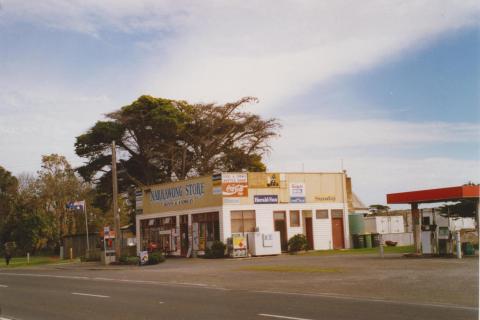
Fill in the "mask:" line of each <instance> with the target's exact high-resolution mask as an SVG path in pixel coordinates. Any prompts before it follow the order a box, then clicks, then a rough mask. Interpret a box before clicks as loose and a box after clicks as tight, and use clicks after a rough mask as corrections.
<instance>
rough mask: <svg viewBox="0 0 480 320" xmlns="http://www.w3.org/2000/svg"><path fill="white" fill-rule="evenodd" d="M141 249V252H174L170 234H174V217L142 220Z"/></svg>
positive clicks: (174, 246)
mask: <svg viewBox="0 0 480 320" xmlns="http://www.w3.org/2000/svg"><path fill="white" fill-rule="evenodd" d="M140 228H141V239H140V242H141V247H142V250H148V251H150V252H152V251H162V252H165V253H167V252H171V251H175V250H176V245H174V243H175V241H174V240H173V236H172V234H174V233H175V228H176V217H162V218H155V219H147V220H142V221H141V222H140Z"/></svg>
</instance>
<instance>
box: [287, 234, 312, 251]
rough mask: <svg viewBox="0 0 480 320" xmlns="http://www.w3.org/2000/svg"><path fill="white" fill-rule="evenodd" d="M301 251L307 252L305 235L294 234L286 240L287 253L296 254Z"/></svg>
mask: <svg viewBox="0 0 480 320" xmlns="http://www.w3.org/2000/svg"><path fill="white" fill-rule="evenodd" d="M301 250H308V241H307V238H306V237H305V235H303V234H296V235H294V236H293V237H291V238H290V240H288V251H289V252H298V251H301Z"/></svg>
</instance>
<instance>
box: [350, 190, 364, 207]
mask: <svg viewBox="0 0 480 320" xmlns="http://www.w3.org/2000/svg"><path fill="white" fill-rule="evenodd" d="M352 204H353V208H354V209H365V210H368V207H367V206H365V204H364V203H363V202H362V200H360V198H359V197H358V196H357V195H356V194H355V192H353V191H352Z"/></svg>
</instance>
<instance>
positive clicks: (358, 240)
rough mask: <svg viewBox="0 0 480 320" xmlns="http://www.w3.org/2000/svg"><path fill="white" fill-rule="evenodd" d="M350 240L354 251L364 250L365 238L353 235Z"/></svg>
mask: <svg viewBox="0 0 480 320" xmlns="http://www.w3.org/2000/svg"><path fill="white" fill-rule="evenodd" d="M352 239H353V247H354V248H355V249H361V248H365V238H364V236H363V235H361V234H353V235H352Z"/></svg>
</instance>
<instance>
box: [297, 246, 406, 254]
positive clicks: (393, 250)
mask: <svg viewBox="0 0 480 320" xmlns="http://www.w3.org/2000/svg"><path fill="white" fill-rule="evenodd" d="M383 251H384V253H385V254H388V253H412V252H415V248H414V247H413V246H402V247H387V246H385V247H384V250H383ZM378 253H379V248H362V249H344V250H318V251H308V252H306V253H304V254H305V255H312V256H322V255H332V254H378Z"/></svg>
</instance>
